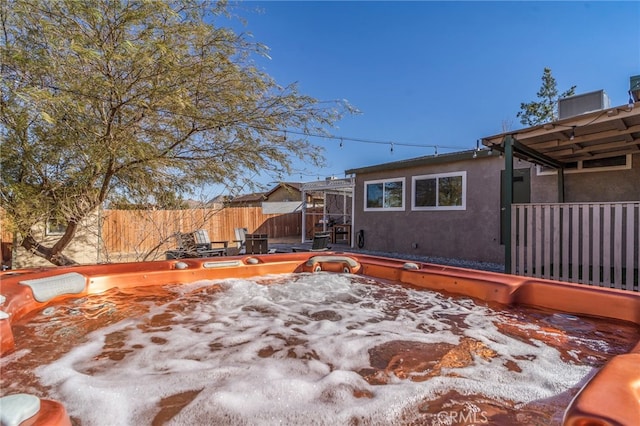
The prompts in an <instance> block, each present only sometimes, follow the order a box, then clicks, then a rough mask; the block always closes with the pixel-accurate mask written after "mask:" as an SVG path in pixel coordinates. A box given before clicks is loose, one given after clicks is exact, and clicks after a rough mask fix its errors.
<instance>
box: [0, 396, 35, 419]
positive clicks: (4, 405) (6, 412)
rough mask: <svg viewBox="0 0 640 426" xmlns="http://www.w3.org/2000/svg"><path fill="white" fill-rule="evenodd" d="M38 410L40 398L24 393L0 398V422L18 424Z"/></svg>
mask: <svg viewBox="0 0 640 426" xmlns="http://www.w3.org/2000/svg"><path fill="white" fill-rule="evenodd" d="M38 411H40V398H38V397H37V396H34V395H29V394H26V393H18V394H14V395H7V396H4V397H2V398H0V424H2V426H5V425H6V426H18V425H19V424H20V423H22V422H23V421H25V420H27V419H28V418H30V417H33V416H35V415H36V414H37V413H38Z"/></svg>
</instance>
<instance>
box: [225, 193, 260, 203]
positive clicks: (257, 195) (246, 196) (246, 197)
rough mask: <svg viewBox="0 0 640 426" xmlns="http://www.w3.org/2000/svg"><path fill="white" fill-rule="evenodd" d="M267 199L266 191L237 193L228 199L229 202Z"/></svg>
mask: <svg viewBox="0 0 640 426" xmlns="http://www.w3.org/2000/svg"><path fill="white" fill-rule="evenodd" d="M266 199H267V195H266V192H253V193H251V194H244V195H238V196H237V197H233V198H232V199H231V200H229V202H230V203H248V202H256V201H264V200H266Z"/></svg>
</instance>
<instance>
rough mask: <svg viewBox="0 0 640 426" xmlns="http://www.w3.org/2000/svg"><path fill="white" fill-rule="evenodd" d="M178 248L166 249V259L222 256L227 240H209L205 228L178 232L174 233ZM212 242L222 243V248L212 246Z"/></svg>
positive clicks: (225, 250) (225, 249) (224, 252)
mask: <svg viewBox="0 0 640 426" xmlns="http://www.w3.org/2000/svg"><path fill="white" fill-rule="evenodd" d="M176 239H177V240H178V248H177V249H175V250H167V251H166V252H165V256H166V258H167V259H185V258H191V257H213V256H224V255H225V254H226V252H227V244H228V242H227V241H211V240H210V239H209V233H208V232H207V230H206V229H201V230H198V231H195V232H188V233H184V232H178V233H177V234H176ZM213 244H223V245H224V247H222V248H213V247H212V245H213Z"/></svg>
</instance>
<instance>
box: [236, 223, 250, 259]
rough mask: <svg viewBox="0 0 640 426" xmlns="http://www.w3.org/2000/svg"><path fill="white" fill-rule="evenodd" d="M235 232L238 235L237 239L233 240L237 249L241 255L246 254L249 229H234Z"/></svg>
mask: <svg viewBox="0 0 640 426" xmlns="http://www.w3.org/2000/svg"><path fill="white" fill-rule="evenodd" d="M233 232H234V234H235V235H236V239H235V240H233V242H234V243H236V249H237V250H238V253H239V254H244V253H245V252H246V247H245V245H246V243H245V241H246V236H247V233H248V232H249V230H248V229H247V228H234V230H233Z"/></svg>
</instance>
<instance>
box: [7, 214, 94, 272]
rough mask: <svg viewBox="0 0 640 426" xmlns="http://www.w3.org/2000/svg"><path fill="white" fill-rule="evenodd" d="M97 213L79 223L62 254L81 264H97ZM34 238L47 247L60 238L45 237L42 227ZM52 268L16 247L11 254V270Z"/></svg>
mask: <svg viewBox="0 0 640 426" xmlns="http://www.w3.org/2000/svg"><path fill="white" fill-rule="evenodd" d="M98 235H99V233H98V213H95V214H93V215H90V216H88V217H87V218H85V219H84V220H83V221H81V223H80V225H79V226H78V231H77V233H76V236H75V237H74V239H73V241H71V243H70V244H69V246H67V248H66V249H65V250H64V254H65V255H66V256H68V257H70V258H71V259H73V260H75V261H76V262H78V263H81V264H93V263H97V262H98V247H99V241H100V239H99V237H98ZM35 237H36V239H37V240H38V241H41V242H42V244H44V245H45V246H47V247H51V246H52V245H53V244H55V242H56V241H58V239H59V238H60V236H59V235H45V227H44V225H43V226H41V227H38V228H37V229H35ZM40 266H53V265H52V264H51V263H50V262H49V261H47V260H45V259H43V258H41V257H39V256H35V255H33V254H31V253H29V252H27V251H26V250H25V249H24V248H22V247H16V248H15V249H14V253H13V263H12V267H13V269H18V268H34V267H40Z"/></svg>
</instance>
